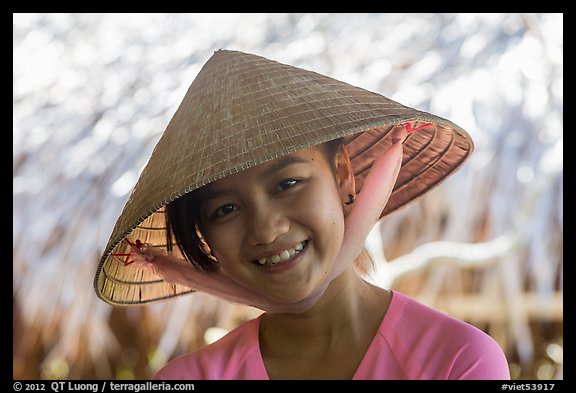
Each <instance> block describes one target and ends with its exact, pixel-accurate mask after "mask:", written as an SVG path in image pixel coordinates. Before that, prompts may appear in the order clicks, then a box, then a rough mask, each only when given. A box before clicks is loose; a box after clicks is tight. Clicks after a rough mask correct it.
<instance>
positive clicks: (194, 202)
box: [165, 138, 344, 272]
mask: <svg viewBox="0 0 576 393" xmlns="http://www.w3.org/2000/svg"><path fill="white" fill-rule="evenodd" d="M343 143H344V142H343V140H342V138H339V139H335V140H333V141H329V142H326V143H323V144H321V145H318V147H319V148H320V150H321V151H322V152H323V153H324V156H325V157H326V159H327V160H328V162H330V163H333V165H332V168H333V169H334V168H335V164H334V163H335V159H336V155H337V153H338V150H339V149H340V147H341V146H342V144H343ZM334 176H336V173H334ZM209 187H210V184H208V185H206V186H204V187H201V188H198V189H196V190H194V191H192V192H189V193H187V194H185V195H183V196H181V197H180V198H177V199H175V200H174V201H172V202H170V203H169V204H168V205H167V206H166V213H165V218H166V245H167V249H168V250H169V251H172V250H173V248H174V243H176V244H177V245H178V248H180V250H181V251H182V254H183V256H184V257H185V258H186V259H187V260H188V261H189V262H190V263H192V265H194V266H195V267H197V268H199V269H202V270H204V271H207V272H214V271H217V270H218V264H217V261H216V258H215V257H214V256H213V255H211V252H210V247H209V246H208V244H207V243H206V241H205V240H204V238H203V236H202V227H201V214H202V207H203V205H204V199H205V197H206V195H207V193H208V190H209Z"/></svg>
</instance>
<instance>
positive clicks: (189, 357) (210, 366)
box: [153, 318, 259, 380]
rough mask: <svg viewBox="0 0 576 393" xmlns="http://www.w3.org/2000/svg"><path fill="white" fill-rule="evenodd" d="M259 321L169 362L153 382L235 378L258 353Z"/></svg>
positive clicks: (240, 327) (252, 321) (247, 324)
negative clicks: (249, 359) (159, 380)
mask: <svg viewBox="0 0 576 393" xmlns="http://www.w3.org/2000/svg"><path fill="white" fill-rule="evenodd" d="M258 325H259V318H256V319H253V320H250V321H248V322H245V323H244V324H242V325H240V326H239V327H237V328H236V329H234V330H232V331H230V332H229V333H228V334H226V335H225V336H223V337H222V338H220V339H219V340H217V341H215V342H213V343H212V344H209V345H207V346H205V347H203V348H200V349H198V350H196V351H194V352H191V353H188V354H185V355H182V356H180V357H177V358H175V359H174V360H172V361H170V362H168V363H167V364H166V365H165V366H164V367H162V368H161V369H160V370H159V371H158V372H157V373H156V374H155V375H154V378H153V379H157V380H158V379H164V380H177V379H178V380H183V379H196V380H203V379H236V378H237V374H238V369H239V368H241V367H242V366H243V365H244V364H245V363H246V362H247V360H248V358H250V357H251V356H254V355H255V352H258V350H259V349H258Z"/></svg>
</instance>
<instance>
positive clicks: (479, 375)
mask: <svg viewBox="0 0 576 393" xmlns="http://www.w3.org/2000/svg"><path fill="white" fill-rule="evenodd" d="M260 320H261V316H260V317H258V318H256V319H253V320H251V321H248V322H246V323H244V324H243V325H241V326H239V327H238V328H236V329H234V330H233V331H231V332H230V333H228V334H227V335H226V336H224V337H222V338H221V339H220V340H218V341H216V342H214V343H212V344H210V345H207V346H206V347H204V348H201V349H199V350H197V351H195V352H192V353H189V354H186V355H183V356H180V357H179V358H176V359H174V360H173V361H171V362H169V363H168V364H167V365H165V366H164V367H163V368H162V369H161V370H159V371H158V372H157V373H156V375H155V376H154V379H178V380H182V379H192V380H204V379H217V380H224V379H227V380H234V379H245V380H247V379H250V380H253V379H269V378H268V375H267V373H266V369H265V367H264V362H263V360H262V355H261V353H260V346H259V340H258V332H259V326H260ZM353 379H358V380H363V379H428V380H430V379H510V374H509V370H508V363H507V361H506V357H505V356H504V353H503V352H502V349H501V348H500V347H499V346H498V344H497V343H496V341H494V339H492V338H491V337H490V336H488V335H487V334H486V333H484V332H483V331H481V330H480V329H478V328H476V327H474V326H472V325H470V324H467V323H465V322H462V321H459V320H457V319H455V318H452V317H450V316H448V315H446V314H443V313H441V312H439V311H437V310H434V309H432V308H430V307H427V306H425V305H423V304H421V303H419V302H417V301H415V300H413V299H411V298H409V297H407V296H406V295H403V294H402V293H400V292H395V291H394V292H393V296H392V301H391V303H390V306H389V307H388V311H387V312H386V315H385V316H384V318H383V319H382V322H381V324H380V327H379V329H378V332H377V334H376V336H375V337H374V339H373V340H372V343H371V344H370V346H369V348H368V350H367V352H366V354H365V355H364V358H363V359H362V361H361V363H360V366H359V367H358V369H357V370H356V373H355V374H354V377H353Z"/></svg>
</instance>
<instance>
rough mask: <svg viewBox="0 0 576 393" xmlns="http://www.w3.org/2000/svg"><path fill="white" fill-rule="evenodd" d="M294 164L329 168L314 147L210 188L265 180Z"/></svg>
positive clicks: (318, 150)
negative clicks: (248, 180) (236, 182)
mask: <svg viewBox="0 0 576 393" xmlns="http://www.w3.org/2000/svg"><path fill="white" fill-rule="evenodd" d="M294 164H302V165H308V166H309V167H312V168H314V167H317V168H319V169H320V168H328V161H327V159H326V157H325V155H324V153H323V152H322V150H321V149H320V148H319V147H317V146H314V147H310V148H307V149H303V150H299V151H296V152H294V153H290V154H287V155H285V156H282V157H278V158H275V159H273V160H270V161H267V162H265V163H262V164H259V165H256V166H254V167H252V168H248V169H245V170H243V171H241V172H238V173H235V174H233V175H229V176H227V177H225V178H223V179H220V180H217V181H215V182H213V183H211V187H210V188H211V189H214V188H218V186H219V185H224V184H229V183H230V182H234V181H246V180H247V179H248V178H251V177H255V178H257V179H265V178H267V177H270V176H272V175H274V174H275V173H277V172H280V171H282V170H283V169H284V168H287V167H289V166H291V165H294Z"/></svg>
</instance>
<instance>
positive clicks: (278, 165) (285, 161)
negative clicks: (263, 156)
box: [205, 156, 308, 201]
mask: <svg viewBox="0 0 576 393" xmlns="http://www.w3.org/2000/svg"><path fill="white" fill-rule="evenodd" d="M307 162H308V160H306V159H304V158H301V157H296V156H285V157H281V158H278V159H277V160H276V162H274V163H272V164H270V166H269V167H268V168H266V169H265V170H263V171H262V173H261V174H260V176H261V177H270V176H272V175H274V174H275V173H276V172H279V171H280V170H282V169H284V168H285V167H287V166H288V165H293V164H304V163H307ZM232 194H234V190H232V189H229V188H224V189H221V190H217V191H213V192H209V193H208V195H206V199H205V200H206V201H209V200H212V199H217V198H220V197H223V196H228V195H232Z"/></svg>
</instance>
